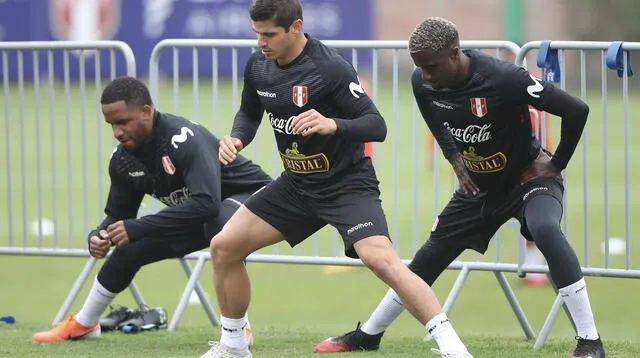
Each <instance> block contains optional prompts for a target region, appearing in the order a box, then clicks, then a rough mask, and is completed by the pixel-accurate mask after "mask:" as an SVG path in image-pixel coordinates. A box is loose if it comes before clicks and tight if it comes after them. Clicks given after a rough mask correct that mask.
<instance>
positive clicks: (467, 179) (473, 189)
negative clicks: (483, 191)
mask: <svg viewBox="0 0 640 358" xmlns="http://www.w3.org/2000/svg"><path fill="white" fill-rule="evenodd" d="M450 162H451V166H453V172H454V173H456V176H457V177H458V181H459V182H460V190H462V192H463V193H465V194H467V195H469V194H471V195H474V196H475V195H478V193H480V188H478V186H477V185H476V183H474V182H473V179H471V176H470V175H469V171H468V170H467V167H466V166H465V165H464V162H463V161H462V155H461V154H460V153H458V154H454V155H453V157H451V160H450Z"/></svg>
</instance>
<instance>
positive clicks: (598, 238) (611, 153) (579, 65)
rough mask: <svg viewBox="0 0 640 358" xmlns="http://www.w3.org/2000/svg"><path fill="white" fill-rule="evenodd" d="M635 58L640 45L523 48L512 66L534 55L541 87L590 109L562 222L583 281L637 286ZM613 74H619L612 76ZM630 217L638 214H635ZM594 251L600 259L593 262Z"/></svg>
mask: <svg viewBox="0 0 640 358" xmlns="http://www.w3.org/2000/svg"><path fill="white" fill-rule="evenodd" d="M638 50H640V43H639V42H627V43H623V42H594V41H542V42H540V41H536V42H529V43H527V44H525V45H524V46H523V47H522V49H521V50H520V53H519V54H518V58H517V60H516V63H517V64H520V65H522V64H524V63H525V59H527V57H533V52H537V55H536V56H535V61H529V63H531V62H534V63H536V65H537V67H538V68H540V69H541V71H542V75H543V76H544V78H545V80H547V81H552V82H556V83H557V84H558V85H559V87H560V88H562V89H565V90H567V91H569V92H571V93H574V94H575V95H577V96H578V97H580V98H582V99H583V100H585V101H586V102H587V103H588V104H589V106H590V109H591V110H590V115H589V120H588V122H587V126H586V128H585V131H584V133H583V136H582V140H581V145H580V147H579V148H578V150H577V151H576V153H575V155H574V158H573V160H572V163H571V164H570V166H569V168H568V169H567V170H566V171H565V172H564V177H565V181H566V183H565V185H566V189H565V195H564V221H563V229H564V232H565V234H566V236H567V238H568V240H569V241H570V242H571V243H572V246H573V247H574V248H575V249H576V251H577V254H578V257H579V258H580V262H581V264H582V266H583V272H584V274H585V275H588V276H607V277H626V278H640V265H638V264H637V263H636V265H635V266H634V265H632V261H631V259H632V249H633V248H632V245H631V235H632V232H639V231H640V226H639V225H638V223H637V222H636V223H632V220H631V218H632V217H633V215H631V211H632V200H631V199H632V198H634V197H635V198H637V197H638V194H640V193H638V191H637V189H636V188H633V187H631V186H630V183H632V180H631V172H632V166H631V164H630V162H629V155H630V153H635V152H637V151H638V150H640V146H638V143H637V141H636V142H635V143H632V142H631V136H633V133H634V131H633V130H632V129H631V128H630V121H629V119H630V118H629V116H630V114H631V113H637V111H638V110H640V106H638V101H637V100H636V101H630V96H631V95H632V94H633V93H632V92H631V91H630V87H629V84H630V77H631V76H632V75H633V72H632V69H631V62H630V52H631V51H638ZM589 60H590V61H589ZM594 69H595V70H594ZM611 71H616V72H617V73H616V74H615V75H614V76H610V75H609V74H610V73H611ZM594 73H595V74H594ZM593 82H595V83H596V84H598V85H599V88H598V89H597V90H596V91H594V90H593V89H592V88H590V87H591V86H589V85H590V84H591V83H593ZM637 90H638V88H636V91H637ZM594 92H595V93H594ZM598 92H599V93H598ZM635 94H636V95H637V93H635ZM630 104H633V106H634V107H633V108H631V107H630ZM546 115H547V114H544V113H543V116H546ZM558 122H559V121H558ZM542 123H545V121H542ZM636 131H637V127H636ZM636 138H637V137H636ZM636 175H637V173H636ZM637 181H638V179H637V177H636V179H635V182H637ZM634 190H635V193H634V192H633V191H634ZM620 198H622V199H620ZM612 204H614V205H612ZM634 209H635V210H636V212H637V210H638V206H637V205H635V207H634ZM636 216H637V215H636ZM632 227H633V229H632ZM615 236H618V238H615ZM597 250H601V251H602V252H603V254H602V256H600V255H594V251H597ZM636 252H637V250H636ZM594 256H595V257H594ZM619 256H621V257H619ZM520 270H521V271H525V272H526V271H529V267H527V265H521V266H520ZM562 302H563V301H562V298H561V297H560V295H558V296H557V297H556V300H555V302H554V304H553V306H552V307H551V310H550V312H549V315H548V316H547V319H546V321H545V323H544V325H543V327H542V329H541V331H540V334H539V336H538V340H537V341H536V344H535V347H536V348H537V347H540V346H541V345H542V344H543V343H544V341H545V340H546V338H547V336H548V334H549V332H550V330H551V325H552V324H553V321H554V320H555V318H556V316H557V315H558V312H559V310H560V308H561V307H563V303H562Z"/></svg>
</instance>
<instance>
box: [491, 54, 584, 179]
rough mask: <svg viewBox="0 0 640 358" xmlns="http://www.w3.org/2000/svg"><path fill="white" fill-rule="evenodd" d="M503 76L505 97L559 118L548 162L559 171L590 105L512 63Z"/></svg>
mask: <svg viewBox="0 0 640 358" xmlns="http://www.w3.org/2000/svg"><path fill="white" fill-rule="evenodd" d="M502 78H503V80H504V81H505V82H504V86H503V88H504V93H505V95H506V96H507V98H511V99H513V100H515V101H517V102H518V103H520V104H526V105H529V104H530V105H533V106H534V107H535V108H537V109H539V110H541V111H545V112H548V113H551V114H553V115H556V116H559V117H560V118H562V123H561V125H560V143H559V144H558V146H557V147H556V151H555V153H554V154H553V157H552V158H551V163H552V164H553V165H554V166H555V167H556V169H558V171H562V170H563V169H564V168H566V166H567V164H568V163H569V160H570V159H571V157H572V156H573V153H574V151H575V149H576V147H577V146H578V142H580V138H581V137H582V131H583V130H584V126H585V124H586V123H587V117H588V116H589V106H588V105H587V104H586V103H585V102H584V101H582V100H581V99H579V98H577V97H575V96H572V95H571V94H569V93H567V92H566V91H564V90H562V89H560V88H557V87H555V86H554V85H553V84H552V83H550V82H546V81H544V80H542V79H539V78H536V77H534V76H533V75H531V74H529V73H528V72H527V71H526V70H525V69H524V68H521V67H517V66H515V65H512V67H510V69H509V72H508V73H506V75H505V76H502Z"/></svg>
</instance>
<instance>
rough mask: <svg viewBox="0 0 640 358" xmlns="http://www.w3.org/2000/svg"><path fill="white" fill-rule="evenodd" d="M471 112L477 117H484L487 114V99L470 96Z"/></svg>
mask: <svg viewBox="0 0 640 358" xmlns="http://www.w3.org/2000/svg"><path fill="white" fill-rule="evenodd" d="M471 112H473V115H474V116H476V117H478V118H482V117H484V116H485V115H486V114H487V99H486V98H477V97H476V98H471Z"/></svg>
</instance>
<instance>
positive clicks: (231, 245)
mask: <svg viewBox="0 0 640 358" xmlns="http://www.w3.org/2000/svg"><path fill="white" fill-rule="evenodd" d="M236 241H237V240H234V239H233V238H232V237H230V236H229V235H227V234H226V233H225V232H224V230H223V231H221V232H219V233H218V234H216V235H215V236H214V237H213V238H212V239H211V243H210V244H209V249H210V253H211V262H212V263H213V265H214V266H215V265H224V264H229V263H234V262H241V261H242V260H244V259H245V256H246V255H244V253H243V252H242V250H241V247H240V246H239V245H237V244H236V243H235V242H236Z"/></svg>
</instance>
